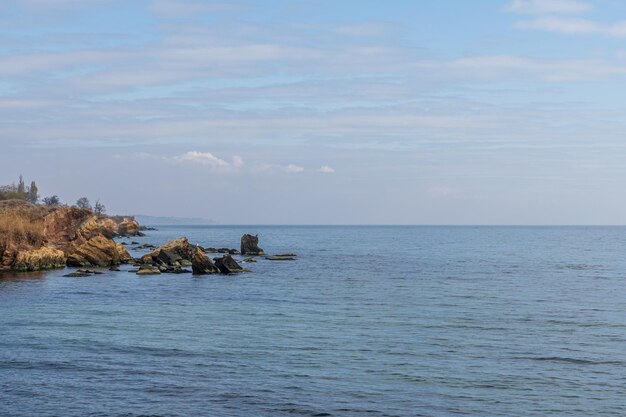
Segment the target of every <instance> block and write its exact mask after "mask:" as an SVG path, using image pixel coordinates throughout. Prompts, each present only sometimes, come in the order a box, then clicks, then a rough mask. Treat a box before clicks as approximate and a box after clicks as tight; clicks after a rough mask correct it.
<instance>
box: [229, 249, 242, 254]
mask: <svg viewBox="0 0 626 417" xmlns="http://www.w3.org/2000/svg"><path fill="white" fill-rule="evenodd" d="M228 254H229V255H241V252H239V251H238V250H237V249H229V250H228Z"/></svg>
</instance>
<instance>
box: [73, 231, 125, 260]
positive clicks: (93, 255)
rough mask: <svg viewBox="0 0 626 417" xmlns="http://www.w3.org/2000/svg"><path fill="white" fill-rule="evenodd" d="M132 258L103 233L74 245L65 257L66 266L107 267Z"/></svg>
mask: <svg viewBox="0 0 626 417" xmlns="http://www.w3.org/2000/svg"><path fill="white" fill-rule="evenodd" d="M129 259H132V258H131V257H130V255H129V254H128V252H127V251H126V249H125V248H124V247H123V246H122V245H119V244H117V243H115V242H114V241H113V240H111V239H107V238H106V237H104V236H103V235H97V236H94V237H92V238H91V239H89V240H87V241H86V242H84V243H83V244H81V245H79V246H77V247H75V248H74V249H73V250H72V252H71V253H70V255H69V256H68V257H67V265H68V266H76V267H85V266H99V267H109V266H113V265H119V264H120V263H122V262H123V261H125V262H127V261H128V260H129Z"/></svg>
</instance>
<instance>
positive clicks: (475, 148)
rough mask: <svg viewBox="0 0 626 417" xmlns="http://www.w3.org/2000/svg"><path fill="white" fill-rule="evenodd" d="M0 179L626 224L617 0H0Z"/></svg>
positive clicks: (411, 216) (261, 218)
mask: <svg viewBox="0 0 626 417" xmlns="http://www.w3.org/2000/svg"><path fill="white" fill-rule="evenodd" d="M0 28H2V29H1V31H0V145H1V146H2V149H3V151H2V153H1V154H0V181H1V182H2V183H10V182H12V181H14V178H15V177H16V176H17V175H18V174H19V173H22V174H24V175H25V177H27V179H31V178H32V179H35V180H37V182H38V185H39V188H40V190H41V191H42V193H43V194H58V195H59V196H61V198H62V199H63V200H64V201H67V202H73V201H75V200H76V198H78V197H80V196H81V195H87V196H88V197H90V198H91V199H96V198H100V199H101V200H102V201H103V202H105V204H107V206H108V208H109V211H110V212H116V213H143V214H149V215H170V216H188V217H205V218H211V219H214V220H216V221H219V222H221V223H272V224H279V223H280V224H282V223H288V224H291V223H297V224H309V223H311V224H320V223H322V224H348V223H349V224H352V223H358V224H382V223H384V224H387V223H392V224H626V214H624V213H625V210H624V207H625V206H626V194H624V193H623V192H622V190H623V189H624V186H625V185H626V167H625V166H624V161H625V160H626V137H625V136H624V134H625V132H626V126H625V119H624V114H626V108H625V107H626V106H625V99H624V92H625V91H626V89H625V87H626V84H625V78H626V43H625V41H626V3H624V2H621V1H617V0H604V1H585V0H502V1H496V0H481V1H451V0H450V1H429V2H426V1H420V2H417V1H393V0H392V1H387V2H380V1H363V0H361V1H349V0H342V1H323V0H290V1H249V0H242V1H236V2H235V1H233V2H230V1H221V2H215V1H199V0H177V1H175V0H137V1H132V2H129V1H116V0H82V1H79V0H8V1H4V2H2V4H0Z"/></svg>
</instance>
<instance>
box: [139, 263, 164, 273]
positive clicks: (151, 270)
mask: <svg viewBox="0 0 626 417" xmlns="http://www.w3.org/2000/svg"><path fill="white" fill-rule="evenodd" d="M160 273H161V271H160V270H159V268H157V267H155V266H152V265H141V266H140V267H139V270H137V272H136V274H137V275H159V274H160Z"/></svg>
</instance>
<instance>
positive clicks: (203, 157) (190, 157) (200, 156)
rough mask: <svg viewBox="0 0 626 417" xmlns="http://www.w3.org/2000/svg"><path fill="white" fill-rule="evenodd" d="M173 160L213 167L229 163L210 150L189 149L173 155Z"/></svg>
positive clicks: (227, 165) (225, 165) (224, 165)
mask: <svg viewBox="0 0 626 417" xmlns="http://www.w3.org/2000/svg"><path fill="white" fill-rule="evenodd" d="M174 160H176V161H178V162H193V163H198V164H202V165H211V166H214V167H229V166H230V164H229V163H228V162H226V161H224V160H223V159H220V158H218V157H216V156H215V155H213V154H212V153H210V152H198V151H190V152H187V153H185V154H183V155H180V156H175V157H174Z"/></svg>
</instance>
